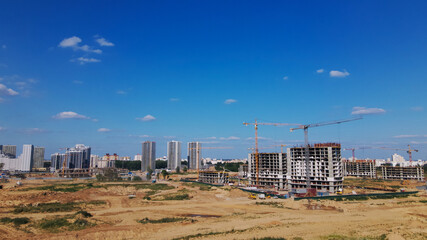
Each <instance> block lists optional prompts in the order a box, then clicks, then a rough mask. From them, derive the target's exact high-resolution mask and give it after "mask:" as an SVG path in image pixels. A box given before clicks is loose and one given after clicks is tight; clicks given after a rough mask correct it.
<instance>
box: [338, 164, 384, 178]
mask: <svg viewBox="0 0 427 240" xmlns="http://www.w3.org/2000/svg"><path fill="white" fill-rule="evenodd" d="M343 163H344V175H345V176H353V177H365V178H376V177H377V171H376V170H375V165H376V164H375V160H354V161H350V160H344V161H343Z"/></svg>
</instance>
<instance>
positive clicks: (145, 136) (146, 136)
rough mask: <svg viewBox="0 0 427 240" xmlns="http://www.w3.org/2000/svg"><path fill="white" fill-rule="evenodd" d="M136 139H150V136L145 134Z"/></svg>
mask: <svg viewBox="0 0 427 240" xmlns="http://www.w3.org/2000/svg"><path fill="white" fill-rule="evenodd" d="M138 137H140V138H149V137H151V136H150V135H147V134H144V135H139V136H138Z"/></svg>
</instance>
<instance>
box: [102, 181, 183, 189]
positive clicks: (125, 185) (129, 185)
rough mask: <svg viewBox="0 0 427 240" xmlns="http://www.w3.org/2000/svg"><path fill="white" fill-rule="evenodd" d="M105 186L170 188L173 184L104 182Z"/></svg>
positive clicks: (172, 187)
mask: <svg viewBox="0 0 427 240" xmlns="http://www.w3.org/2000/svg"><path fill="white" fill-rule="evenodd" d="M104 187H105V188H109V187H134V188H136V189H137V190H138V189H150V190H170V189H174V188H175V187H174V186H170V185H168V184H165V183H153V184H152V183H142V184H106V185H104Z"/></svg>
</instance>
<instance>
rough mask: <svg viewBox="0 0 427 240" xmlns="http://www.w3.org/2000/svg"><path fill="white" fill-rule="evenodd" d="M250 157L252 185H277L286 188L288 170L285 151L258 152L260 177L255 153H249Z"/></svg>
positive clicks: (276, 186)
mask: <svg viewBox="0 0 427 240" xmlns="http://www.w3.org/2000/svg"><path fill="white" fill-rule="evenodd" d="M248 159H249V161H248V177H249V184H250V185H259V186H264V187H275V188H277V189H284V188H285V186H286V172H287V171H286V168H287V164H286V154H285V153H258V173H259V174H258V179H257V175H256V171H257V169H256V160H255V154H254V153H252V154H249V157H248ZM257 180H258V182H257Z"/></svg>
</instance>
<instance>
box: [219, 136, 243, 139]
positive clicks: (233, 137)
mask: <svg viewBox="0 0 427 240" xmlns="http://www.w3.org/2000/svg"><path fill="white" fill-rule="evenodd" d="M219 139H220V140H239V139H240V138H239V137H235V136H230V137H220V138H219Z"/></svg>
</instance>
